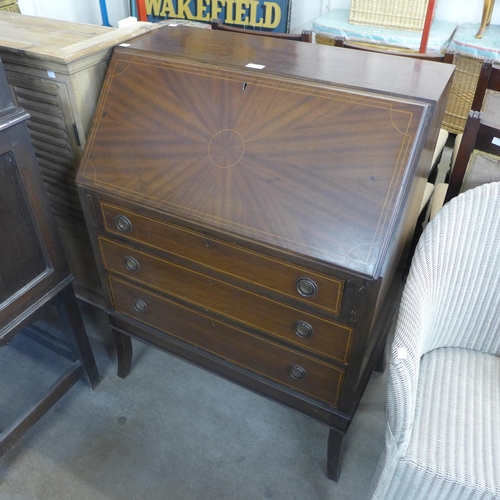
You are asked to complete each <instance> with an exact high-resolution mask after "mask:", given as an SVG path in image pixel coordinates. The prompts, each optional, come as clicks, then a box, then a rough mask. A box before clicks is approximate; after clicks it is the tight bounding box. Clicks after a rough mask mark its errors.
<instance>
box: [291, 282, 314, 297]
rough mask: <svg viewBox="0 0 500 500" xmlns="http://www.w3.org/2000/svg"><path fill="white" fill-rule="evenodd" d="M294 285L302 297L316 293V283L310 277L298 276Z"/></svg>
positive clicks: (312, 295)
mask: <svg viewBox="0 0 500 500" xmlns="http://www.w3.org/2000/svg"><path fill="white" fill-rule="evenodd" d="M295 286H296V287H297V292H299V293H300V295H302V296H303V297H314V296H315V295H316V294H317V293H318V285H316V283H315V282H314V281H313V280H312V279H311V278H299V279H298V280H297V281H296V282H295Z"/></svg>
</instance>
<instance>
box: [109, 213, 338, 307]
mask: <svg viewBox="0 0 500 500" xmlns="http://www.w3.org/2000/svg"><path fill="white" fill-rule="evenodd" d="M101 208H102V213H103V217H104V224H105V229H106V230H107V231H109V232H112V233H115V234H120V235H121V236H125V237H127V238H130V239H132V240H135V241H139V242H141V243H145V244H147V245H151V246H153V247H156V248H159V249H160V250H163V251H166V252H170V253H172V254H175V255H178V256H180V257H182V258H185V259H189V260H192V261H195V262H198V263H200V264H202V265H204V266H207V267H211V268H213V269H215V270H217V271H220V272H223V273H226V274H229V275H231V276H233V277H237V278H238V279H243V280H245V281H247V282H250V283H254V284H257V285H259V286H264V287H266V288H268V289H270V290H273V291H276V292H278V293H281V294H285V295H287V296H289V297H292V298H294V299H298V300H300V301H303V302H305V303H309V304H313V305H314V306H316V307H321V308H324V309H327V310H328V311H331V312H333V313H334V314H339V313H340V306H341V302H342V294H343V289H344V281H343V280H339V279H335V278H330V277H325V276H323V275H320V274H317V273H314V272H312V271H310V270H309V269H306V268H302V267H299V266H295V265H291V264H288V263H286V262H283V261H280V260H278V259H273V258H270V257H265V256H263V255H261V254H259V253H256V252H253V251H251V250H246V249H243V248H241V247H238V246H236V245H231V244H229V243H225V242H222V241H220V240H217V239H214V238H209V237H207V236H204V235H202V234H199V233H196V232H194V231H190V230H187V229H183V228H180V227H179V226H175V225H173V224H168V223H165V222H159V221H157V220H154V219H151V218H149V217H144V216H142V215H139V214H136V213H134V212H132V211H130V210H125V209H122V208H120V207H116V206H114V205H110V204H107V203H102V204H101Z"/></svg>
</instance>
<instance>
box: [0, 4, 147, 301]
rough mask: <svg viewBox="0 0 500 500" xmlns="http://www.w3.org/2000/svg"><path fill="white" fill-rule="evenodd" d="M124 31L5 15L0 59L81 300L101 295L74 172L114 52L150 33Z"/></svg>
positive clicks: (140, 28) (0, 15)
mask: <svg viewBox="0 0 500 500" xmlns="http://www.w3.org/2000/svg"><path fill="white" fill-rule="evenodd" d="M153 26H154V25H152V24H151V23H138V24H137V25H135V26H132V27H129V28H123V29H113V28H106V27H102V26H93V25H87V24H79V23H71V22H67V21H57V20H53V19H46V18H40V17H32V16H24V15H20V14H12V13H5V12H0V57H1V58H2V60H3V63H4V67H5V73H6V76H7V81H8V83H9V87H10V91H11V94H12V98H13V101H14V103H15V104H16V105H17V106H19V107H21V108H23V109H25V110H26V111H28V113H29V114H30V120H29V121H28V128H29V132H30V135H31V138H32V142H33V146H34V148H35V153H36V156H37V159H38V164H39V166H40V170H41V172H42V176H43V180H44V183H45V186H46V189H47V192H48V194H49V197H50V202H51V206H52V209H53V212H54V216H55V218H56V222H57V225H58V229H59V232H60V234H61V238H62V242H63V245H64V249H65V251H66V255H67V258H68V261H69V264H70V268H71V271H72V273H73V275H74V276H75V289H76V291H77V294H78V295H79V296H80V297H81V298H83V299H85V300H87V301H89V302H93V303H97V304H99V303H102V302H103V299H102V289H101V286H100V281H99V275H98V272H97V268H96V264H95V260H94V256H93V253H92V247H91V245H90V241H89V237H88V233H87V229H86V226H85V221H84V217H83V213H82V209H81V206H80V201H79V199H78V193H77V190H76V185H75V176H76V169H77V166H78V164H79V162H80V160H81V156H82V152H83V148H84V147H85V142H86V139H87V134H88V132H89V128H90V122H91V120H92V117H93V115H94V110H95V107H96V104H97V100H98V98H99V93H100V90H101V86H102V82H103V79H104V75H105V73H106V69H107V66H108V62H109V58H110V56H111V51H112V48H113V46H114V45H116V44H119V43H121V42H125V41H127V40H129V39H131V38H134V37H136V36H138V35H141V34H143V33H146V32H148V31H150V30H151V29H153Z"/></svg>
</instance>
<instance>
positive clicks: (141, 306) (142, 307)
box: [134, 299, 148, 313]
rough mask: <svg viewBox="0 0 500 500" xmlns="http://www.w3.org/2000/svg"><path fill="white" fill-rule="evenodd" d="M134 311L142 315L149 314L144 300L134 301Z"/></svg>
mask: <svg viewBox="0 0 500 500" xmlns="http://www.w3.org/2000/svg"><path fill="white" fill-rule="evenodd" d="M134 309H135V310H136V311H137V312H140V313H146V312H148V305H147V304H146V302H144V301H143V300H142V299H134Z"/></svg>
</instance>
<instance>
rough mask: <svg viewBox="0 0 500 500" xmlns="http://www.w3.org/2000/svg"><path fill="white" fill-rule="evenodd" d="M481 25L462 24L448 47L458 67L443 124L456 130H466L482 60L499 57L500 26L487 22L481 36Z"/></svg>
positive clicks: (449, 128)
mask: <svg viewBox="0 0 500 500" xmlns="http://www.w3.org/2000/svg"><path fill="white" fill-rule="evenodd" d="M479 28H480V25H479V24H477V23H465V24H461V25H460V26H459V27H458V28H457V30H456V32H455V34H454V35H453V38H452V40H451V42H450V45H449V47H448V51H449V52H450V53H452V54H454V60H453V62H454V64H455V65H456V67H457V69H456V76H455V77H454V79H453V86H452V89H451V93H450V98H449V102H448V106H447V108H446V113H445V117H444V121H443V125H444V126H445V127H446V128H447V129H448V130H449V131H450V132H453V133H456V134H459V133H461V132H463V131H464V128H465V123H466V121H467V117H468V116H469V111H470V110H471V109H472V102H473V99H474V94H475V93H476V88H477V84H478V81H479V74H480V72H481V66H482V64H483V62H489V63H494V62H499V61H500V26H498V25H490V26H488V28H487V29H486V31H485V33H484V35H483V37H482V38H481V39H478V38H476V34H477V31H478V29H479Z"/></svg>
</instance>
